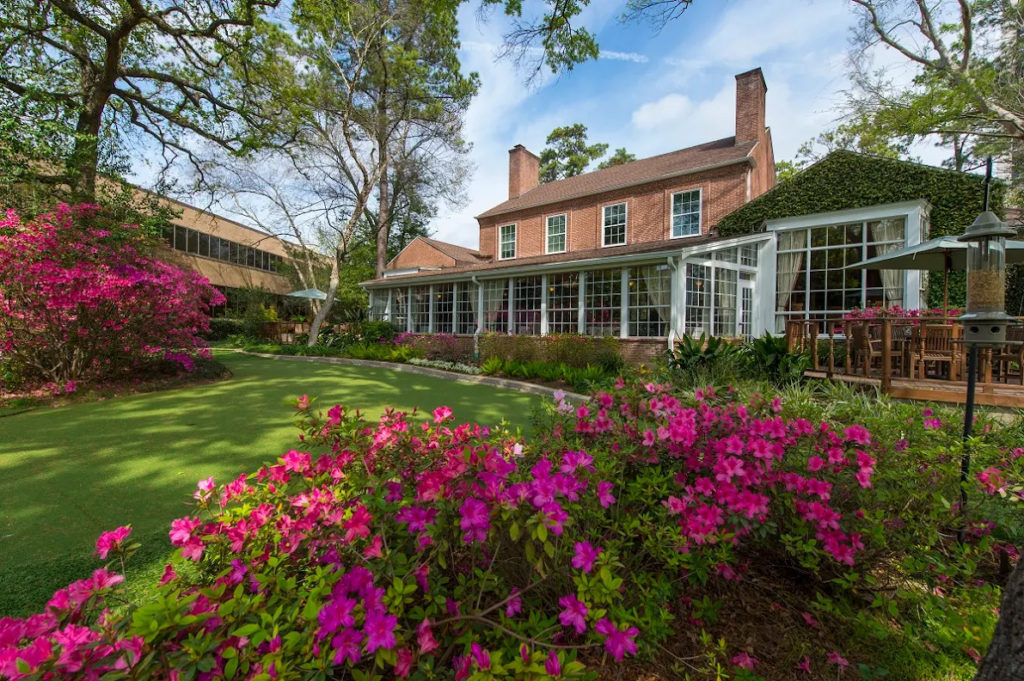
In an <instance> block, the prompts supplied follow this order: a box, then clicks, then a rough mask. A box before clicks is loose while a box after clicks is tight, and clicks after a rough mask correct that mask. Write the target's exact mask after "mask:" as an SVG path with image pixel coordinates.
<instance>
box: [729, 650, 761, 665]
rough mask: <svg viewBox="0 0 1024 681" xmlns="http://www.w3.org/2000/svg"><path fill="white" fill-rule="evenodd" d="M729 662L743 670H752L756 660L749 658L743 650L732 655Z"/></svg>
mask: <svg viewBox="0 0 1024 681" xmlns="http://www.w3.org/2000/svg"><path fill="white" fill-rule="evenodd" d="M729 661H730V662H732V663H733V664H734V665H736V666H737V667H742V668H743V669H753V668H754V665H756V664H757V658H756V657H751V656H750V654H749V653H747V651H745V650H744V651H742V652H740V653H739V654H737V655H733V657H732V659H731V660H729Z"/></svg>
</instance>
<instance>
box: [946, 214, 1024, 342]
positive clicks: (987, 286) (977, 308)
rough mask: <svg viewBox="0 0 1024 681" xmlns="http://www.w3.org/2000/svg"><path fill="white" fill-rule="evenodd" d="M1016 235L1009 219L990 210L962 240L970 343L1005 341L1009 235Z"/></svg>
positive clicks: (1010, 319) (1008, 320) (963, 318)
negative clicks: (1007, 241) (964, 257)
mask: <svg viewBox="0 0 1024 681" xmlns="http://www.w3.org/2000/svg"><path fill="white" fill-rule="evenodd" d="M1012 236H1016V232H1014V231H1013V230H1012V229H1010V228H1009V227H1008V226H1007V225H1006V223H1005V222H1003V221H1002V220H1000V219H999V218H998V217H996V214H995V213H993V212H992V211H989V210H986V211H984V212H983V213H982V214H981V215H979V216H978V217H977V219H976V220H975V221H974V223H973V224H972V225H971V226H970V227H968V228H967V231H966V232H964V233H963V235H961V236H960V237H959V241H963V242H965V243H966V244H967V310H966V311H965V313H964V315H963V316H961V317H960V320H959V321H960V323H962V324H963V325H964V343H966V344H967V345H1001V344H1003V343H1004V342H1005V341H1006V327H1007V325H1009V324H1011V323H1014V322H1015V320H1014V319H1013V317H1010V316H1009V315H1007V314H1006V238H1007V237H1012Z"/></svg>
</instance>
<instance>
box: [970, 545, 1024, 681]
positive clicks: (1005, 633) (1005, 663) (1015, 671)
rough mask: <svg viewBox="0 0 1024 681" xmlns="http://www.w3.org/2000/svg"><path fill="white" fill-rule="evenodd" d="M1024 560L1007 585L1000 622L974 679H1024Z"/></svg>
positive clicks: (1004, 680) (980, 680) (987, 680)
mask: <svg viewBox="0 0 1024 681" xmlns="http://www.w3.org/2000/svg"><path fill="white" fill-rule="evenodd" d="M1022 604H1024V560H1018V561H1017V567H1016V568H1015V569H1014V571H1013V572H1012V573H1011V574H1010V580H1009V581H1008V582H1007V583H1006V586H1005V587H1004V588H1003V598H1002V602H1001V603H1000V607H999V621H998V622H997V623H996V629H995V632H993V634H992V643H991V644H990V645H989V647H988V652H986V653H985V659H983V660H982V661H981V666H980V667H979V668H978V674H977V675H976V676H975V677H974V681H1014V680H1015V679H1024V605H1022Z"/></svg>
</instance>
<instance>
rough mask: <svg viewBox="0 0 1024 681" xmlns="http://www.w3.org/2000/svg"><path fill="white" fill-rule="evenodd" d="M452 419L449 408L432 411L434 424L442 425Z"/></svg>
mask: <svg viewBox="0 0 1024 681" xmlns="http://www.w3.org/2000/svg"><path fill="white" fill-rule="evenodd" d="M451 417H452V410H451V408H450V407H438V408H437V409H435V410H434V423H444V422H445V421H447V420H448V419H450V418H451Z"/></svg>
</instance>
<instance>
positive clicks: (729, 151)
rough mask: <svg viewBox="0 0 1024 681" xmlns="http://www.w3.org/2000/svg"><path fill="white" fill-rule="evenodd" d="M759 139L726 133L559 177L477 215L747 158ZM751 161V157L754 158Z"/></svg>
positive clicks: (662, 177) (484, 216)
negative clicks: (741, 139)
mask: <svg viewBox="0 0 1024 681" xmlns="http://www.w3.org/2000/svg"><path fill="white" fill-rule="evenodd" d="M755 144H756V142H753V141H751V142H743V143H741V144H736V138H735V137H723V138H722V139H720V140H715V141H714V142H706V143H704V144H699V145H697V146H695V147H687V148H686V149H679V150H677V151H671V152H669V153H667V154H660V155H658V156H652V157H650V158H643V159H640V160H639V161H631V162H629V163H623V164H620V165H617V166H612V167H611V168H605V169H604V170H595V171H594V172H591V173H583V174H582V175H576V176H574V177H569V178H566V179H564V180H556V181H555V182H548V183H547V184H542V185H539V186H537V187H534V188H533V189H531V190H530V191H528V192H526V193H525V194H522V195H520V196H517V197H516V198H514V199H509V200H508V201H505V202H504V203H500V204H498V205H497V206H495V207H494V208H491V209H490V210H487V211H485V212H483V213H481V214H480V215H478V216H477V218H488V217H493V216H495V215H504V214H505V213H512V212H515V211H518V210H523V209H526V208H534V207H537V206H543V205H545V204H549V203H557V202H559V201H566V200H569V199H576V198H580V197H583V196H590V195H593V194H600V193H601V192H607V191H611V190H613V189H619V188H621V187H629V186H632V185H635V184H640V183H644V182H655V181H657V180H660V179H666V178H670V177H675V176H676V175H684V174H686V173H691V172H696V171H699V170H704V169H708V168H713V167H716V166H721V165H728V164H730V163H737V162H740V161H743V160H744V159H747V158H748V157H749V154H750V152H751V150H752V149H753V148H754V145H755ZM751 161H752V159H751Z"/></svg>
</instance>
